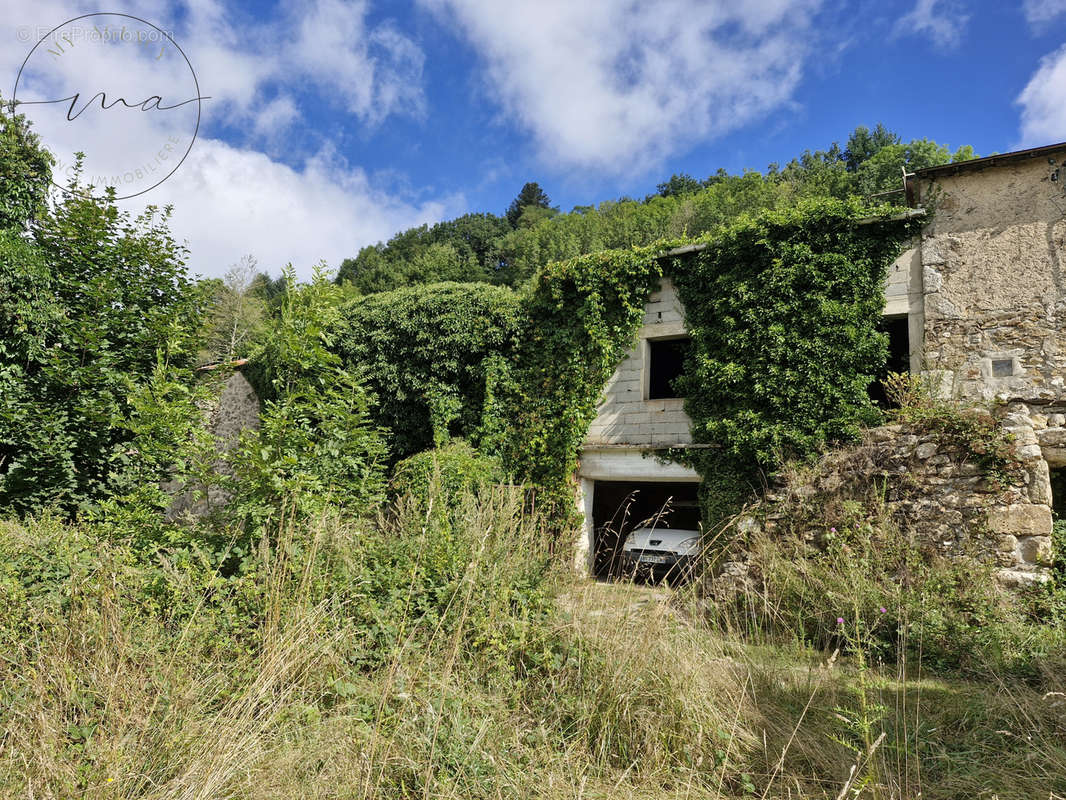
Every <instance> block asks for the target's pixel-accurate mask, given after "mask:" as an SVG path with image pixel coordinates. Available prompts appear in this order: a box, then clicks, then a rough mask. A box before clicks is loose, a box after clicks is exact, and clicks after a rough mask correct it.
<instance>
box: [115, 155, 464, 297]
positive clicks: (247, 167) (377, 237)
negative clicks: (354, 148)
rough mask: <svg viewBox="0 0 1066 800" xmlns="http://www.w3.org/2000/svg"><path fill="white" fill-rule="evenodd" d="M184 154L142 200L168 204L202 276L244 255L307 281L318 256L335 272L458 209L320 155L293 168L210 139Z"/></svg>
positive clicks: (457, 204)
mask: <svg viewBox="0 0 1066 800" xmlns="http://www.w3.org/2000/svg"><path fill="white" fill-rule="evenodd" d="M193 152H194V153H195V155H196V157H195V158H192V157H190V158H189V159H188V160H187V161H186V163H185V164H183V165H182V167H181V169H179V170H178V171H177V172H175V173H174V175H173V176H172V177H171V178H170V179H169V180H167V181H166V182H165V183H163V184H161V185H160V186H159V187H157V188H156V189H154V190H153V191H152V193H151V194H150V195H146V196H145V197H150V198H151V202H152V203H155V204H159V205H162V204H166V203H173V205H174V217H173V220H172V224H171V229H172V231H173V233H174V235H175V238H177V239H179V240H182V239H185V240H187V241H188V244H189V247H190V249H191V251H192V256H191V258H190V262H189V268H190V270H191V271H193V272H198V273H201V274H205V275H222V274H223V273H224V272H225V271H226V268H227V267H229V266H230V265H231V264H233V263H235V262H236V261H237V260H238V259H240V257H241V256H242V255H244V254H245V253H252V254H253V255H255V257H256V258H257V259H258V261H259V265H260V267H261V268H262V269H266V270H269V271H270V272H271V273H273V274H277V272H278V270H279V269H280V268H281V267H283V266H284V265H285V264H286V263H289V262H291V263H292V264H293V266H294V267H295V268H296V271H297V274H298V275H299V276H300V277H303V278H306V277H308V276H309V275H310V273H311V268H312V267H313V266H314V264H315V263H316V262H318V261H319V260H322V259H324V260H325V261H326V262H327V263H328V264H329V265H330V267H332V268H334V269H335V268H336V267H337V266H339V265H340V262H341V261H342V260H343V259H344V258H347V257H349V256H354V255H355V254H356V253H357V252H358V251H359V248H361V247H363V246H364V245H367V244H371V243H373V242H377V241H381V240H384V239H388V238H389V237H390V236H391V235H392V234H393V233H395V232H396V231H397V230H402V229H404V228H409V227H411V226H414V225H421V224H422V223H427V222H435V221H437V220H439V219H442V218H443V217H444V216H446V215H448V214H454V213H459V212H460V211H461V209H462V207H463V206H464V201H463V198H462V197H461V196H455V197H451V198H445V199H444V200H434V201H428V202H411V201H404V200H402V199H398V198H396V197H395V196H393V195H391V194H389V193H386V192H384V191H380V190H378V189H376V188H375V187H374V186H372V185H371V183H370V181H369V180H368V178H367V176H366V174H365V172H364V171H363V170H361V169H359V168H357V167H352V166H350V165H349V164H347V163H345V161H344V160H343V159H341V158H339V157H337V156H336V155H335V154H331V153H329V152H323V153H319V154H318V155H316V156H315V157H313V158H311V159H309V160H308V161H307V162H306V163H305V164H304V165H303V166H302V167H301V168H300V169H293V168H291V167H289V166H286V165H284V164H279V163H278V162H276V161H273V160H271V159H270V158H269V157H267V156H266V155H264V154H263V153H260V152H256V151H254V150H245V149H238V148H235V147H232V146H230V145H228V144H225V143H224V142H220V141H217V140H214V139H207V140H200V141H198V142H197V143H196V147H195V149H194V151H193ZM139 199H143V198H139ZM127 202H132V201H127ZM131 207H133V208H136V207H137V206H136V204H133V205H132V206H131Z"/></svg>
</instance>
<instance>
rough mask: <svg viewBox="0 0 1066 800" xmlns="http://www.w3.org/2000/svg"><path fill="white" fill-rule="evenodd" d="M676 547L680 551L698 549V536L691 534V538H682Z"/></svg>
mask: <svg viewBox="0 0 1066 800" xmlns="http://www.w3.org/2000/svg"><path fill="white" fill-rule="evenodd" d="M677 547H678V549H679V550H681V551H689V550H699V549H700V537H699V536H693V537H692V538H691V539H682V540H681V542H680V543H679V544H678V546H677Z"/></svg>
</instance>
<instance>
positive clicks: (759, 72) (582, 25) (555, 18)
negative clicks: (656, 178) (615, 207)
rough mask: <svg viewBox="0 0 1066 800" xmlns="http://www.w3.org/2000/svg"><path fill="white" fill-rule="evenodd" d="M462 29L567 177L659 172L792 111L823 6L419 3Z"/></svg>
mask: <svg viewBox="0 0 1066 800" xmlns="http://www.w3.org/2000/svg"><path fill="white" fill-rule="evenodd" d="M419 1H420V2H421V3H422V4H423V5H424V6H426V7H428V8H430V9H432V10H434V11H436V12H437V13H438V15H439V17H441V18H442V19H444V18H447V19H451V20H453V21H454V23H455V24H456V25H457V26H458V27H459V28H460V29H461V31H462V32H463V33H464V35H465V36H466V37H467V38H468V39H469V40H470V42H471V43H472V44H473V46H474V47H475V48H476V50H477V51H478V52H479V54H480V55H481V56H482V58H483V59H484V62H485V65H486V74H485V78H486V82H487V84H488V87H489V91H490V92H492V93H493V94H494V95H495V97H496V98H497V99H498V100H499V101H500V102H501V103H502V105H503V107H504V109H505V110H506V111H507V113H508V114H509V115H510V117H511V118H512V119H514V120H515V121H517V123H518V124H519V125H520V126H522V127H524V128H525V129H526V130H528V131H529V132H530V133H531V134H532V136H533V138H534V140H535V142H536V144H537V146H538V148H539V149H540V152H541V155H542V157H543V158H545V159H546V160H547V161H549V162H550V163H553V164H555V165H559V166H573V165H576V166H580V167H588V168H594V169H598V170H601V171H608V172H613V173H623V172H635V171H639V170H642V169H646V168H648V167H651V166H653V165H655V164H657V162H659V161H661V160H662V159H663V158H664V157H665V156H667V155H669V154H670V153H673V152H677V151H678V150H680V149H682V148H683V147H685V146H686V145H688V144H691V142H693V141H697V140H701V139H706V138H708V137H713V136H716V135H720V134H723V133H725V132H727V131H730V130H733V129H736V128H738V127H740V126H742V125H744V124H747V123H749V122H751V121H753V120H755V119H758V118H759V117H761V116H763V115H765V114H766V113H768V112H769V111H771V110H773V109H775V108H778V107H780V106H782V105H783V104H786V103H787V102H788V101H789V100H790V98H791V95H792V92H793V90H794V89H795V87H796V85H797V84H798V83H799V80H800V77H801V74H802V66H803V64H804V60H805V59H806V58H807V56H808V55H809V53H810V51H811V50H812V49H813V48H812V44H813V41H812V40H813V39H814V32H813V30H812V28H811V25H810V23H811V19H812V17H813V16H814V13H815V12H816V10H817V7H818V5H819V0H757V1H756V2H745V3H736V2H731V1H730V0H713V1H712V2H707V1H706V0H664V1H662V2H655V3H647V2H641V1H640V0H602V2H597V3H576V2H573V1H572V0H541V1H540V2H537V3H532V2H526V3H521V4H516V3H500V2H498V0H419Z"/></svg>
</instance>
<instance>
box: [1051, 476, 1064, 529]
mask: <svg viewBox="0 0 1066 800" xmlns="http://www.w3.org/2000/svg"><path fill="white" fill-rule="evenodd" d="M1051 510H1052V511H1053V512H1054V514H1055V519H1066V467H1059V468H1058V469H1052V470H1051Z"/></svg>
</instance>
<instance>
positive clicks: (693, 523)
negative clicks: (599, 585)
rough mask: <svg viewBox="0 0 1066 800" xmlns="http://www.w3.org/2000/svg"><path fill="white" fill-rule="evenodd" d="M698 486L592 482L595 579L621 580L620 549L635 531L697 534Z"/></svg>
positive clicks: (686, 484) (698, 512)
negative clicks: (668, 530)
mask: <svg viewBox="0 0 1066 800" xmlns="http://www.w3.org/2000/svg"><path fill="white" fill-rule="evenodd" d="M698 490H699V483H697V482H695V481H693V482H687V483H657V482H639V481H595V482H594V484H593V489H592V526H593V546H594V547H595V558H594V560H593V573H594V574H595V576H596V577H597V578H613V577H621V576H622V573H623V569H622V558H621V556H622V545H623V544H624V543H625V540H626V536H628V535H629V533H630V532H631V531H633V530H635V529H637V528H641V527H657V528H684V529H690V530H699V527H700V507H699V498H698V496H697V492H698Z"/></svg>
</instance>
